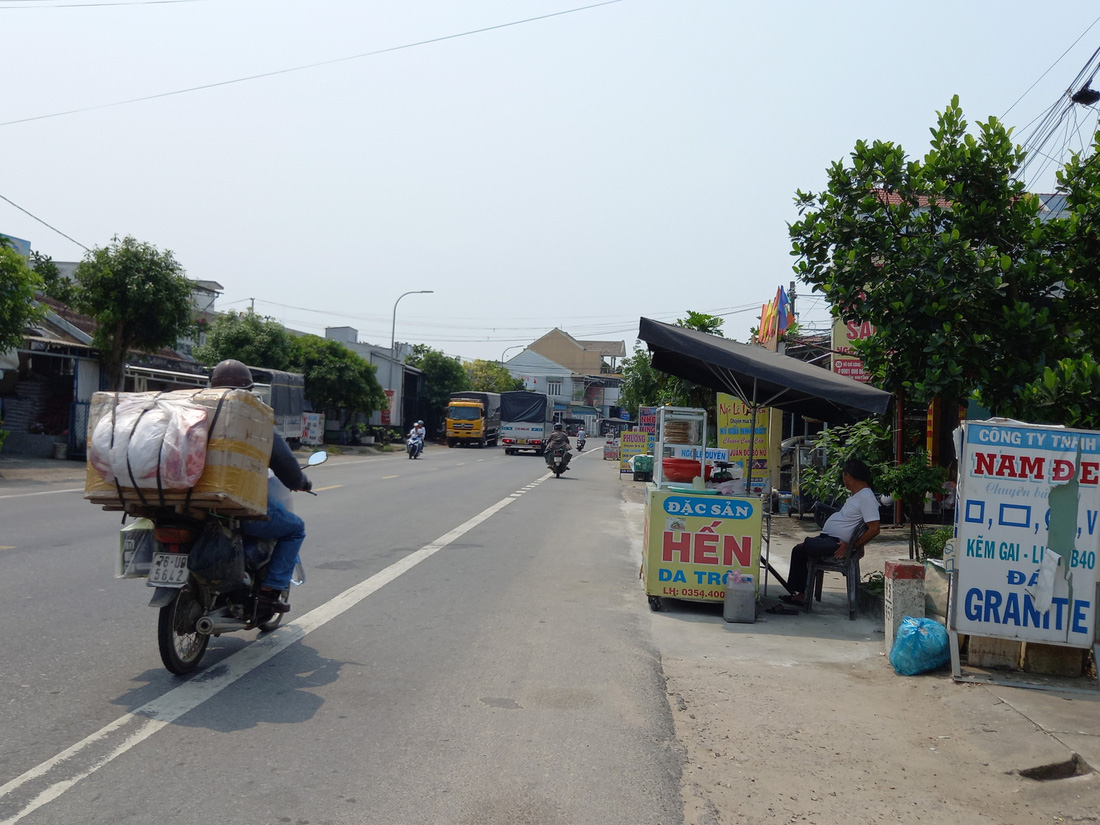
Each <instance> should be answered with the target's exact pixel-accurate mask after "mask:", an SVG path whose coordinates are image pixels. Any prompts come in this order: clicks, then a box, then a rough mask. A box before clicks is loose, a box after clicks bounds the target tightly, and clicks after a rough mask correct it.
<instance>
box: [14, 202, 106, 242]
mask: <svg viewBox="0 0 1100 825" xmlns="http://www.w3.org/2000/svg"><path fill="white" fill-rule="evenodd" d="M0 198H2V199H3V200H5V201H7V202H8V203H10V204H11V205H12V206H14V207H15V208H16V209H18V210H19V211H20V212H22V213H23V214H24V215H28V216H29V217H32V218H34V219H35V220H36V221H38V222H39V223H40V224H42V225H43V226H45V227H47V228H49V229H52V230H53V231H54V232H56V233H57V234H58V235H60V236H61V237H62V238H67V239H68V240H70V241H72V242H73V243H75V244H76V245H77V246H79V247H80V248H81V249H83V250H84V251H85V252H91V251H92V250H90V249H88V247H86V246H85V245H84V244H82V243H81V242H80V241H78V240H76V239H75V238H70V237H69V236H68V235H66V234H65V233H64V232H62V231H61V230H60V229H58V228H57V227H56V226H51V225H50V224H48V223H46V222H45V221H44V220H42V219H41V218H40V217H38V216H37V215H34V214H32V213H30V212H28V211H27V210H26V209H24V208H23V207H22V206H20V205H19V204H17V203H16V202H15V201H13V200H12V199H11V198H5V197H4V196H3V195H0Z"/></svg>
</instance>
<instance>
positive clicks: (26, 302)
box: [0, 235, 42, 352]
mask: <svg viewBox="0 0 1100 825" xmlns="http://www.w3.org/2000/svg"><path fill="white" fill-rule="evenodd" d="M41 288H42V279H41V278H40V277H39V276H38V275H37V274H36V273H35V272H34V271H33V270H32V269H30V268H29V267H28V266H27V262H26V261H25V260H23V256H22V255H20V254H19V253H18V252H16V251H15V250H14V249H13V248H12V246H11V241H9V240H8V239H7V238H6V237H5V236H3V235H0V352H4V351H5V350H9V349H14V348H16V347H18V346H22V344H23V329H24V327H26V326H27V325H28V324H32V323H34V322H35V321H36V320H37V319H39V318H40V317H42V308H41V307H40V306H39V305H38V304H36V303H35V301H34V294H35V292H36V291H37V290H39V289H41Z"/></svg>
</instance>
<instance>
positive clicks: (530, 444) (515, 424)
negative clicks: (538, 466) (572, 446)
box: [500, 391, 554, 455]
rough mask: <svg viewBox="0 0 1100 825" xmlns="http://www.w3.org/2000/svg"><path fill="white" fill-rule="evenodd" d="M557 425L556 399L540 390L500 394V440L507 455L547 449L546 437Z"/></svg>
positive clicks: (536, 452) (540, 452)
mask: <svg viewBox="0 0 1100 825" xmlns="http://www.w3.org/2000/svg"><path fill="white" fill-rule="evenodd" d="M553 427H554V402H553V400H552V399H551V398H550V396H548V395H543V394H542V393H538V392H523V391H518V392H502V393H501V394H500V443H501V444H502V445H503V446H504V452H505V454H507V455H515V454H516V453H518V452H519V451H520V450H531V451H533V452H534V453H535V455H542V454H543V452H544V451H545V444H546V439H547V438H549V437H550V431H551V430H552V429H553Z"/></svg>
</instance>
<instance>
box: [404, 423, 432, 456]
mask: <svg viewBox="0 0 1100 825" xmlns="http://www.w3.org/2000/svg"><path fill="white" fill-rule="evenodd" d="M427 434H428V431H427V430H425V429H424V422H423V421H417V422H416V423H415V424H413V426H412V429H411V430H409V436H408V440H409V441H414V440H415V441H416V454H417V455H420V454H421V453H422V452H424V438H425V436H427Z"/></svg>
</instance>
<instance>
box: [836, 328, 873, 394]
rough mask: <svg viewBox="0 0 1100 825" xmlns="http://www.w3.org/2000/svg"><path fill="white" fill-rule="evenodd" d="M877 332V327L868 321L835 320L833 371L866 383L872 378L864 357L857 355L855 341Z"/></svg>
mask: <svg viewBox="0 0 1100 825" xmlns="http://www.w3.org/2000/svg"><path fill="white" fill-rule="evenodd" d="M874 334H875V328H874V326H873V325H871V324H870V323H868V322H867V321H847V322H845V321H844V320H843V319H841V318H837V319H836V320H835V321H834V322H833V364H832V367H833V372H835V373H836V374H837V375H843V376H844V377H845V378H852V379H854V380H856V381H861V382H863V383H864V384H866V383H867V382H868V381H870V380H871V376H870V375H868V374H867V370H866V369H864V367H863V359H862V358H860V357H859V356H858V355H856V351H855V347H854V345H853V343H852V342H853V341H861V340H864V339H866V338H870V337H871V336H872V335H874Z"/></svg>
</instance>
